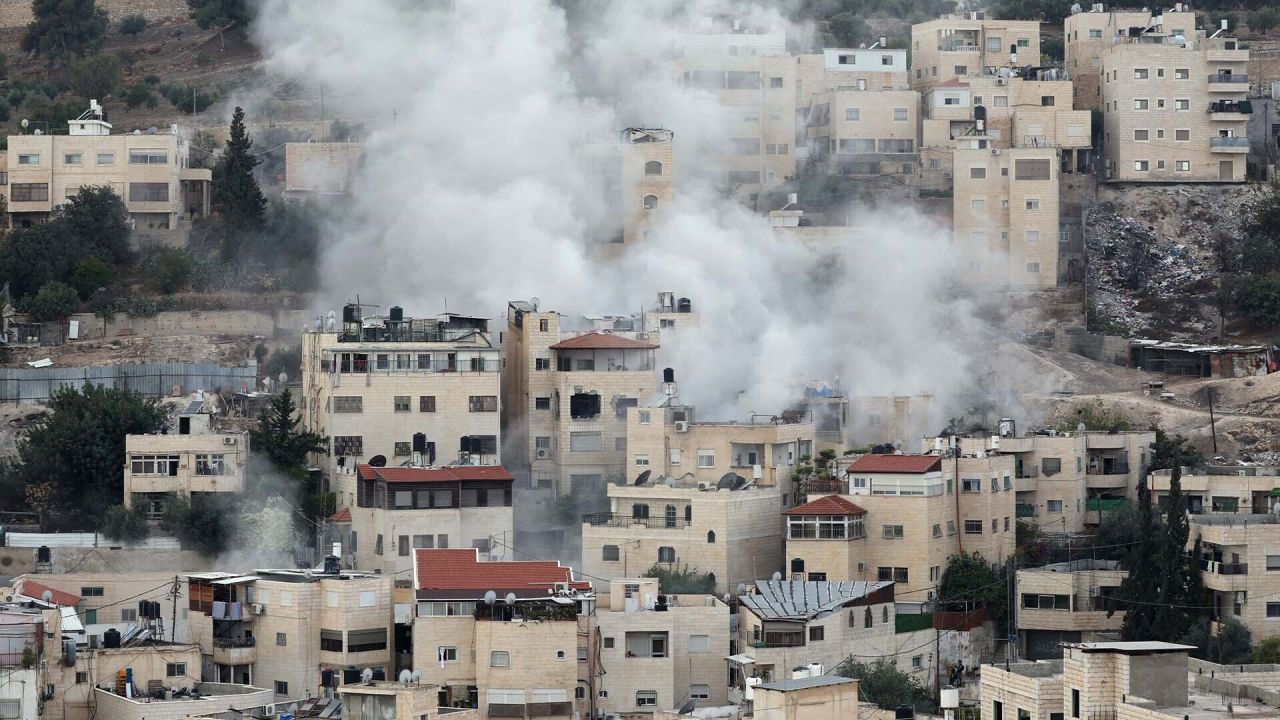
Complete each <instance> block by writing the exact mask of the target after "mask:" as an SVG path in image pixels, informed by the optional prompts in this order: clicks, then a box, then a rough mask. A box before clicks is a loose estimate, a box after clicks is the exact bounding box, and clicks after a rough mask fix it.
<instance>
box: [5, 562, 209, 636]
mask: <svg viewBox="0 0 1280 720" xmlns="http://www.w3.org/2000/svg"><path fill="white" fill-rule="evenodd" d="M172 585H173V573H172V572H134V573H118V572H72V573H58V574H34V575H19V576H18V577H16V578H14V579H13V586H14V589H15V591H16V593H17V594H19V595H21V596H23V597H28V598H31V599H32V600H40V599H41V598H42V597H43V596H44V593H45V592H46V591H48V592H49V593H50V594H51V600H50V603H51V604H53V605H58V606H61V607H73V608H75V612H76V613H77V615H78V617H79V621H80V624H81V625H82V626H83V627H82V629H83V630H85V638H84V639H85V641H86V642H87V641H88V640H87V636H88V635H99V636H100V635H102V633H103V632H105V631H106V630H108V629H110V627H111V626H115V627H116V628H122V627H125V626H127V625H129V624H132V623H137V622H138V620H139V619H138V602H139V601H141V600H148V601H153V602H159V603H160V604H161V607H162V608H163V610H162V612H161V618H160V620H161V624H162V625H163V626H164V637H165V638H167V639H177V640H180V641H181V640H186V639H187V638H186V634H187V633H186V622H185V621H184V620H183V619H182V615H183V613H182V612H181V609H182V607H181V603H178V604H177V605H175V601H174V600H173V598H171V597H169V590H170V588H171V587H172ZM175 611H176V612H175ZM175 615H176V616H177V621H178V627H177V634H176V635H171V634H170V630H172V629H173V628H170V627H169V625H170V624H171V623H172V622H173V618H174V616H175ZM95 626H99V627H95Z"/></svg>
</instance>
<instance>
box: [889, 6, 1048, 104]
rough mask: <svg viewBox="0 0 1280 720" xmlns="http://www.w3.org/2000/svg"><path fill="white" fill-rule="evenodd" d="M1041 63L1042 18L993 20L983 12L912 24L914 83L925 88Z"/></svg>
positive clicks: (912, 77)
mask: <svg viewBox="0 0 1280 720" xmlns="http://www.w3.org/2000/svg"><path fill="white" fill-rule="evenodd" d="M1039 65H1040V23H1038V22H1035V21H1032V20H988V19H986V18H985V17H983V16H982V14H981V13H970V14H969V16H967V17H949V18H939V19H937V20H930V21H929V22H925V23H917V24H915V25H912V26H911V83H912V86H913V87H915V88H916V89H917V90H921V91H923V90H926V89H928V88H930V87H933V86H934V85H937V84H939V83H942V82H946V81H947V80H951V79H953V78H954V79H959V80H965V79H967V78H969V77H972V76H975V75H983V74H991V73H994V72H995V71H996V70H997V69H999V68H1012V67H1022V66H1039Z"/></svg>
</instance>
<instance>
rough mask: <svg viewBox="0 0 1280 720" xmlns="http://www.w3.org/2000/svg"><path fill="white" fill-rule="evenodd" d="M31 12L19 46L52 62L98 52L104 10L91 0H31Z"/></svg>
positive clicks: (104, 21) (102, 35) (104, 29)
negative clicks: (31, 18) (30, 17)
mask: <svg viewBox="0 0 1280 720" xmlns="http://www.w3.org/2000/svg"><path fill="white" fill-rule="evenodd" d="M31 15H32V17H33V18H34V19H33V20H32V21H31V22H30V23H29V24H28V25H27V30H26V32H25V33H24V34H23V36H22V49H23V51H25V52H29V53H31V54H32V55H37V56H39V55H43V56H44V57H45V59H46V60H48V62H49V64H51V65H52V64H56V63H60V62H64V61H66V60H68V59H70V58H71V57H83V56H84V55H85V54H88V53H94V52H97V51H98V49H99V48H101V47H102V39H103V37H104V36H105V35H106V33H107V11H106V10H105V9H103V8H100V7H98V5H97V3H96V2H94V0H32V2H31Z"/></svg>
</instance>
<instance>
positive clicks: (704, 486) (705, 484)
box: [698, 480, 715, 492]
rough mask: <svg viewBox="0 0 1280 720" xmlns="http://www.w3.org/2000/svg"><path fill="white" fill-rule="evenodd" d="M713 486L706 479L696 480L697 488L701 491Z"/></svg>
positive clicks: (713, 486) (710, 488)
mask: <svg viewBox="0 0 1280 720" xmlns="http://www.w3.org/2000/svg"><path fill="white" fill-rule="evenodd" d="M714 488H715V485H712V484H711V483H710V482H707V481H706V480H699V481H698V489H699V490H701V491H703V492H706V491H708V490H712V489H714Z"/></svg>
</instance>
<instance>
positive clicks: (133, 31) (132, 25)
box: [120, 13, 147, 35]
mask: <svg viewBox="0 0 1280 720" xmlns="http://www.w3.org/2000/svg"><path fill="white" fill-rule="evenodd" d="M146 29H147V19H146V18H144V17H142V16H141V15H139V14H137V13H133V14H130V15H125V16H124V17H123V18H122V19H121V20H120V32H122V33H124V34H125V35H137V34H138V33H140V32H142V31H143V30H146Z"/></svg>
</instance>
